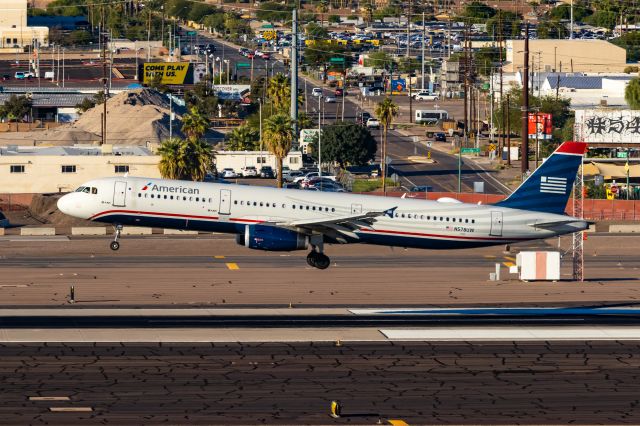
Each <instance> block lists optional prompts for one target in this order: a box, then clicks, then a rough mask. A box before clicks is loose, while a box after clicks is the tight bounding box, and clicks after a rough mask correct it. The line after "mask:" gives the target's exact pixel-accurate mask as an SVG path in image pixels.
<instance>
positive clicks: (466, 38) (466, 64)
mask: <svg viewBox="0 0 640 426" xmlns="http://www.w3.org/2000/svg"><path fill="white" fill-rule="evenodd" d="M468 42H469V27H468V26H465V28H464V56H463V58H464V63H463V65H464V134H465V136H466V135H468V134H469V118H468V117H469V111H468V109H469V106H468V105H469V101H468V99H467V97H468V96H469V49H468V47H469V46H468ZM459 70H460V66H458V72H459ZM465 141H466V137H465Z"/></svg>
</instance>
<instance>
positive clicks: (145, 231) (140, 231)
mask: <svg viewBox="0 0 640 426" xmlns="http://www.w3.org/2000/svg"><path fill="white" fill-rule="evenodd" d="M152 233H153V229H151V228H145V227H143V226H125V227H123V228H122V235H151V234H152Z"/></svg>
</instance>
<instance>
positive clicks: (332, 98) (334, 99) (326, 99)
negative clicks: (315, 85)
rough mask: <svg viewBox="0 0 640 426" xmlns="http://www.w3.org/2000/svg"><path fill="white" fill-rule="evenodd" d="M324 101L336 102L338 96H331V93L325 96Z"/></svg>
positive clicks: (328, 102)
mask: <svg viewBox="0 0 640 426" xmlns="http://www.w3.org/2000/svg"><path fill="white" fill-rule="evenodd" d="M324 102H325V103H327V104H335V103H336V97H335V96H331V95H328V96H325V98H324Z"/></svg>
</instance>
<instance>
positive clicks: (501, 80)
mask: <svg viewBox="0 0 640 426" xmlns="http://www.w3.org/2000/svg"><path fill="white" fill-rule="evenodd" d="M498 54H499V55H500V102H502V100H503V97H502V96H503V93H502V84H503V77H502V67H503V65H504V64H503V63H502V13H501V12H498ZM502 113H503V118H504V109H503V111H502ZM504 124H505V123H504V119H503V120H502V126H500V127H501V129H500V130H501V132H500V133H501V134H502V136H501V141H500V142H501V143H500V144H498V145H499V146H500V153H501V154H500V155H501V156H502V151H503V150H504V142H505V141H504ZM501 158H502V157H501Z"/></svg>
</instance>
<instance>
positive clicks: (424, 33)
mask: <svg viewBox="0 0 640 426" xmlns="http://www.w3.org/2000/svg"><path fill="white" fill-rule="evenodd" d="M426 37H427V31H426V26H425V23H424V12H422V91H423V92H424V43H425V40H424V39H425V38H426ZM430 94H431V93H430Z"/></svg>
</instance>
